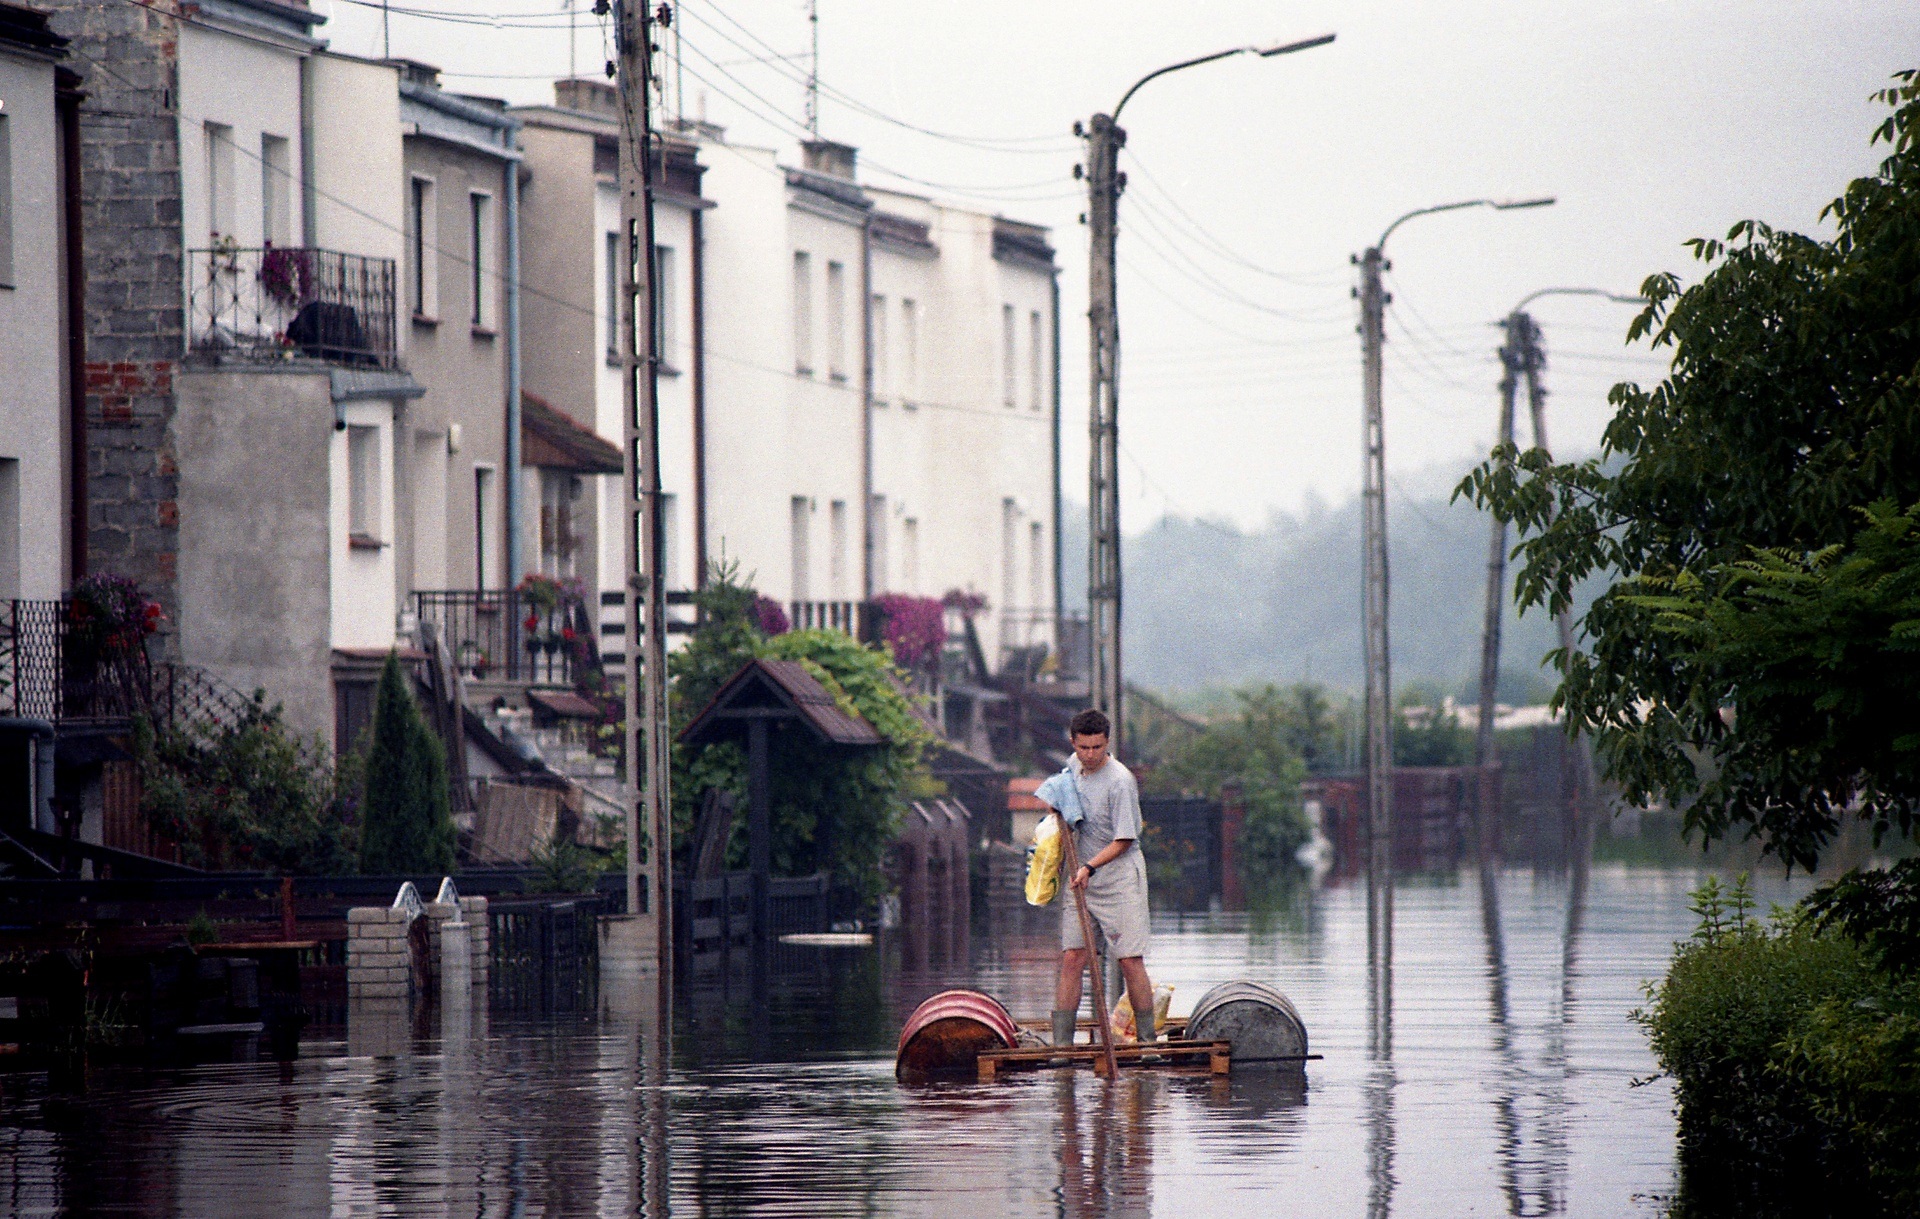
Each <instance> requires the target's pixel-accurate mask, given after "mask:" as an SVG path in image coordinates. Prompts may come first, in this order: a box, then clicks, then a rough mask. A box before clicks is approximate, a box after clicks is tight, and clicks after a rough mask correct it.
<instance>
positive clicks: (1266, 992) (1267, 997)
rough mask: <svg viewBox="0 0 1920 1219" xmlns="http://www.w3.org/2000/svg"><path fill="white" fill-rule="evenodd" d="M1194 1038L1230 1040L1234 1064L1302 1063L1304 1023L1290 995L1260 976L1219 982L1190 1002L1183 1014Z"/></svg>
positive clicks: (1195, 1039)
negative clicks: (1187, 1013) (1189, 1013)
mask: <svg viewBox="0 0 1920 1219" xmlns="http://www.w3.org/2000/svg"><path fill="white" fill-rule="evenodd" d="M1187 1037H1188V1039H1190V1040H1193V1041H1230V1042H1232V1043H1233V1067H1234V1070H1236V1071H1237V1070H1239V1069H1240V1068H1241V1067H1243V1066H1248V1067H1253V1066H1271V1067H1300V1066H1302V1065H1303V1064H1304V1063H1305V1062H1306V1057H1307V1026H1306V1024H1305V1022H1304V1021H1302V1020H1301V1019H1300V1013H1299V1012H1298V1011H1296V1010H1295V1009H1294V1006H1293V1003H1292V1002H1291V1001H1290V1000H1288V998H1287V997H1286V996H1285V995H1283V994H1281V993H1280V992H1279V991H1277V990H1275V989H1274V988H1273V987H1271V986H1268V985H1267V984H1266V983H1264V982H1252V981H1240V982H1222V983H1221V984H1220V985H1218V986H1216V987H1214V988H1213V989H1212V990H1210V991H1208V992H1207V993H1206V994H1204V995H1202V996H1200V1002H1198V1003H1196V1004H1194V1005H1193V1015H1192V1016H1190V1017H1188V1019H1187Z"/></svg>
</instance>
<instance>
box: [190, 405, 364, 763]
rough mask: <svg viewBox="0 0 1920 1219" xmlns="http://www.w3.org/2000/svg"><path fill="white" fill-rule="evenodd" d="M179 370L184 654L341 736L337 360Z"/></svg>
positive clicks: (302, 729) (303, 723)
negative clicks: (335, 649)
mask: <svg viewBox="0 0 1920 1219" xmlns="http://www.w3.org/2000/svg"><path fill="white" fill-rule="evenodd" d="M178 381H179V383H178V386H177V387H176V391H175V399H176V403H177V409H176V410H175V413H174V418H173V426H172V427H171V429H170V430H169V432H168V440H169V444H170V455H169V456H168V460H169V461H170V462H172V461H175V460H176V458H177V470H176V472H175V474H174V483H175V485H176V494H177V495H178V501H177V502H178V503H179V505H180V508H179V511H178V512H177V513H174V514H173V518H174V521H175V527H176V534H177V536H178V538H179V542H180V547H181V549H180V561H179V564H178V573H177V575H178V579H177V581H176V584H175V588H176V591H177V594H178V598H179V605H180V618H179V621H178V622H177V624H176V629H175V633H174V638H175V640H176V641H177V644H178V648H179V653H180V658H181V659H182V660H184V661H186V662H187V663H188V664H192V665H196V666H198V667H200V668H203V669H205V670H207V671H208V672H209V673H212V674H214V675H215V676H217V677H219V678H220V679H221V680H223V681H225V682H227V683H228V684H229V685H231V686H233V687H234V688H235V689H238V690H242V691H248V692H251V691H253V690H255V689H264V690H265V691H266V692H267V701H268V702H269V703H279V704H281V705H282V706H283V707H284V708H285V711H286V718H287V724H288V726H289V727H291V728H293V729H294V730H295V731H296V732H298V733H300V734H301V735H302V736H306V737H313V736H317V737H319V738H320V739H321V740H322V741H331V740H332V739H333V690H332V685H331V681H330V676H329V675H330V672H331V664H332V657H333V653H332V644H331V640H332V632H333V627H332V587H331V584H330V581H329V576H328V547H329V537H330V533H329V529H328V514H329V511H330V505H331V503H332V498H331V490H330V488H329V485H328V480H329V478H330V473H329V472H330V470H331V468H332V466H331V457H330V454H331V449H332V444H333V438H334V426H333V423H334V412H333V395H332V390H331V386H330V383H329V381H328V377H327V373H326V371H325V370H324V369H315V368H294V367H286V368H283V369H279V370H273V369H259V370H241V369H227V368H220V369H195V368H189V369H187V370H185V371H183V372H182V373H181V374H180V377H179V378H178ZM167 506H168V504H167V503H166V502H164V501H163V503H162V507H163V508H164V507H167Z"/></svg>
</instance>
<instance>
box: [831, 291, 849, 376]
mask: <svg viewBox="0 0 1920 1219" xmlns="http://www.w3.org/2000/svg"><path fill="white" fill-rule="evenodd" d="M827 375H828V376H829V377H831V378H833V379H834V380H835V381H844V380H846V379H847V268H846V267H845V266H844V265H843V264H841V263H837V262H830V263H828V264H827Z"/></svg>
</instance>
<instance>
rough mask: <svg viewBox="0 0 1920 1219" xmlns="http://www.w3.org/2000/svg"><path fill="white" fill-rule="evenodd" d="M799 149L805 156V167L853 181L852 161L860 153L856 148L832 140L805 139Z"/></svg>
mask: <svg viewBox="0 0 1920 1219" xmlns="http://www.w3.org/2000/svg"><path fill="white" fill-rule="evenodd" d="M800 150H801V152H802V154H803V155H804V156H805V158H806V159H805V164H806V167H807V168H808V169H810V170H812V171H813V172H814V173H817V174H825V175H826V176H827V177H829V178H841V179H844V180H845V181H848V182H851V181H853V168H854V162H855V160H856V159H857V158H858V157H859V155H860V153H859V150H858V149H856V148H852V147H850V146H848V145H846V144H836V143H834V142H833V141H832V140H805V141H802V142H801V144H800Z"/></svg>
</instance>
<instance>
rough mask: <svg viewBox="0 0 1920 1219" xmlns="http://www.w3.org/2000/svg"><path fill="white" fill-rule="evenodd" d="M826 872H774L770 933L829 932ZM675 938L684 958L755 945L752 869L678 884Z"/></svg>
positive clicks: (769, 903)
mask: <svg viewBox="0 0 1920 1219" xmlns="http://www.w3.org/2000/svg"><path fill="white" fill-rule="evenodd" d="M828 880H829V878H828V876H827V874H826V873H825V872H819V873H815V874H814V875H812V876H775V877H773V878H772V879H771V881H770V882H769V884H768V887H767V922H768V924H769V926H768V928H767V930H768V933H769V934H770V935H772V936H774V937H778V936H781V935H785V934H787V933H788V932H802V931H825V930H826V928H827V922H828V917H827V899H828V888H829V883H828ZM673 911H674V922H675V923H676V924H677V925H676V926H675V928H674V942H675V943H676V944H677V945H679V952H680V953H681V955H683V956H705V955H706V954H708V953H713V952H724V951H727V950H729V949H735V948H751V947H752V946H753V873H751V872H726V873H722V874H721V875H719V876H715V877H711V878H707V879H702V880H693V879H684V880H680V881H677V882H675V884H674V905H673Z"/></svg>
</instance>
